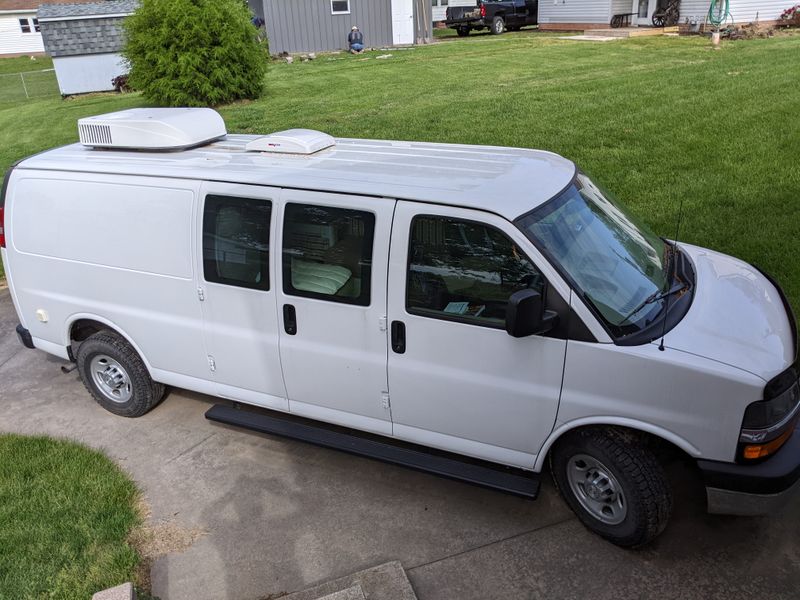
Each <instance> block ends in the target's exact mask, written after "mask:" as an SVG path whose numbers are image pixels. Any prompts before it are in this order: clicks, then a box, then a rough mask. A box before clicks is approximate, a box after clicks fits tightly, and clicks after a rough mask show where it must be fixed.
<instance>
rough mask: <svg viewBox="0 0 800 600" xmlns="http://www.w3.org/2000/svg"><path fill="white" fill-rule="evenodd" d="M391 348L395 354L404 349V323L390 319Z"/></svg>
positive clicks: (400, 352)
mask: <svg viewBox="0 0 800 600" xmlns="http://www.w3.org/2000/svg"><path fill="white" fill-rule="evenodd" d="M392 350H394V352H395V353H396V354H403V353H404V352H405V351H406V324H405V323H403V322H402V321H392Z"/></svg>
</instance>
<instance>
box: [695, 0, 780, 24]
mask: <svg viewBox="0 0 800 600" xmlns="http://www.w3.org/2000/svg"><path fill="white" fill-rule="evenodd" d="M792 4H793V0H730V11H731V18H732V19H733V22H734V23H737V24H742V23H750V22H753V21H755V20H756V19H758V21H777V20H778V19H779V18H780V16H781V13H782V12H783V11H784V10H785V9H786V8H787V7H788V6H791V5H792ZM710 5H711V2H710V0H681V22H684V21H686V19H689V21H690V22H698V23H703V22H704V21H705V19H706V15H707V14H708V8H709V6H710Z"/></svg>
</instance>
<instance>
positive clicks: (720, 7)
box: [707, 0, 731, 27]
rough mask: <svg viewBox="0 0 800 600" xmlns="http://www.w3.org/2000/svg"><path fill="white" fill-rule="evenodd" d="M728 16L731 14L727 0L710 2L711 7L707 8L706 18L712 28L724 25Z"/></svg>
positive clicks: (712, 0)
mask: <svg viewBox="0 0 800 600" xmlns="http://www.w3.org/2000/svg"><path fill="white" fill-rule="evenodd" d="M730 16H731V13H730V2H729V0H711V6H709V7H708V17H707V18H708V22H709V23H711V24H712V25H713V26H714V27H719V26H720V25H722V24H723V23H725V21H727V20H728V17H730Z"/></svg>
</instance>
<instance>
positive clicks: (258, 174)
mask: <svg viewBox="0 0 800 600" xmlns="http://www.w3.org/2000/svg"><path fill="white" fill-rule="evenodd" d="M259 137H261V136H256V135H228V136H227V137H226V138H225V139H224V140H221V141H219V142H214V143H212V144H208V145H206V146H201V147H198V148H192V149H189V150H186V151H183V152H160V153H158V152H126V151H122V150H114V151H97V150H92V149H91V148H86V147H85V146H82V145H80V144H72V145H70V146H64V147H62V148H55V149H53V150H50V151H48V152H45V153H43V154H38V155H36V156H32V157H30V158H27V159H25V160H24V161H22V163H20V165H19V167H20V168H21V169H41V170H48V171H49V170H57V171H87V172H93V173H111V174H115V175H140V174H145V173H146V174H147V175H150V176H153V177H159V178H162V177H163V178H168V179H169V178H181V179H197V180H213V181H230V182H236V183H249V184H256V185H265V186H271V187H284V188H298V187H300V188H303V189H307V190H316V191H320V192H332V193H342V194H359V195H366V196H375V197H386V198H398V199H405V200H413V201H417V202H430V203H433V204H453V205H457V206H464V207H466V208H473V209H477V210H485V211H489V212H493V213H495V214H498V215H501V216H502V217H504V218H506V219H508V220H514V219H516V218H517V217H519V216H520V215H521V214H523V213H525V212H528V211H530V210H533V209H534V208H536V207H537V206H539V205H540V204H542V203H543V202H547V201H548V200H550V199H551V198H552V197H553V196H555V195H556V194H558V193H559V192H560V191H562V190H563V189H564V188H566V187H567V185H569V183H570V182H571V181H572V178H573V177H574V176H575V164H574V163H573V162H572V161H569V160H567V159H565V158H563V157H561V156H558V155H557V154H553V153H551V152H544V151H542V150H526V149H522V148H502V147H497V146H467V145H461V144H432V143H425V142H398V141H385V140H359V139H347V138H336V139H335V141H336V145H335V146H332V147H330V148H327V149H325V150H321V151H319V152H316V153H314V154H311V155H308V156H304V155H293V154H274V153H260V152H246V151H245V147H246V146H247V144H248V143H249V142H252V141H254V140H257V139H259Z"/></svg>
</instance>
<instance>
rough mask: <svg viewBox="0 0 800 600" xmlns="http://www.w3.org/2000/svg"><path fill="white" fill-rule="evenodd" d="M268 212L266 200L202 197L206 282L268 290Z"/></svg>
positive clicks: (269, 209) (269, 211)
mask: <svg viewBox="0 0 800 600" xmlns="http://www.w3.org/2000/svg"><path fill="white" fill-rule="evenodd" d="M271 214H272V203H271V202H270V201H269V200H260V199H255V198H235V197H230V196H211V195H210V196H206V203H205V209H204V212H203V272H204V274H205V278H206V281H211V282H214V283H224V284H227V285H235V286H238V287H243V288H250V289H254V290H268V289H269V226H270V216H271Z"/></svg>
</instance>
